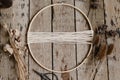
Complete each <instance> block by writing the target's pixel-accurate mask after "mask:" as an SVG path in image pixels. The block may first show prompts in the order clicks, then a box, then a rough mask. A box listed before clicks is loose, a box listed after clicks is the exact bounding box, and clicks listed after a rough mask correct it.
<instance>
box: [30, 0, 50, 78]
mask: <svg viewBox="0 0 120 80" xmlns="http://www.w3.org/2000/svg"><path fill="white" fill-rule="evenodd" d="M50 4H51V1H50V0H49V1H48V0H44V1H43V0H36V1H35V0H30V6H29V7H30V18H32V17H33V16H34V15H35V13H36V12H37V11H39V10H40V9H41V8H43V7H45V6H47V5H50ZM30 31H32V32H35V31H39V32H44V31H46V32H47V31H48V32H51V9H50V8H49V9H47V10H45V11H43V12H42V13H41V14H40V15H38V17H37V18H36V19H35V21H34V22H33V24H32V27H31V29H30ZM30 45H31V47H30V48H31V50H32V52H33V54H34V56H35V57H36V59H37V60H38V61H39V62H40V63H41V64H42V65H44V66H46V67H47V68H49V69H52V51H51V50H52V49H51V43H48V44H39V43H38V44H30ZM33 69H35V70H37V71H39V72H41V73H45V72H46V70H44V69H43V68H41V67H40V66H38V65H37V64H36V63H35V62H34V61H33V59H32V58H31V56H29V73H30V74H29V80H41V78H40V76H38V75H37V74H36V73H34V72H33Z"/></svg>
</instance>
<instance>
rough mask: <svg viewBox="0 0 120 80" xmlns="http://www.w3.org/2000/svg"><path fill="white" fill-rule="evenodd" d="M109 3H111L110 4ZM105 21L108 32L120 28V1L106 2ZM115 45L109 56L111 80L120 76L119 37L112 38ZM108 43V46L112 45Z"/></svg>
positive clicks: (111, 0) (109, 0)
mask: <svg viewBox="0 0 120 80" xmlns="http://www.w3.org/2000/svg"><path fill="white" fill-rule="evenodd" d="M108 2H109V3H108ZM104 4H105V14H106V16H105V20H106V24H107V25H108V30H111V29H112V30H115V29H116V28H120V23H119V22H120V0H114V1H113V0H105V1H104ZM110 42H113V43H114V46H115V47H114V50H113V52H112V54H111V55H109V56H108V69H109V75H108V77H109V80H119V79H120V76H119V75H117V74H119V73H120V68H119V64H120V58H119V57H120V54H119V53H120V49H119V48H120V44H119V43H120V39H119V38H118V37H116V38H111V41H110ZM110 42H108V44H110Z"/></svg>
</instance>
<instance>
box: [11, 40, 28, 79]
mask: <svg viewBox="0 0 120 80" xmlns="http://www.w3.org/2000/svg"><path fill="white" fill-rule="evenodd" d="M10 44H11V47H12V48H13V51H14V54H13V55H14V58H15V60H16V62H17V67H18V75H19V80H26V76H27V75H26V73H27V70H26V66H25V63H24V62H23V60H22V58H21V56H20V54H19V52H18V50H17V48H16V47H15V44H14V42H13V41H12V39H11V38H10Z"/></svg>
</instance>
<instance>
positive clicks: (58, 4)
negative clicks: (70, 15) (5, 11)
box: [27, 3, 94, 73]
mask: <svg viewBox="0 0 120 80" xmlns="http://www.w3.org/2000/svg"><path fill="white" fill-rule="evenodd" d="M53 6H68V7H71V8H74V9H76V10H77V11H78V12H80V13H81V14H82V15H83V17H84V18H85V19H86V20H87V22H88V25H89V28H90V30H91V31H92V36H94V31H93V28H92V25H91V23H90V20H89V19H88V17H87V16H86V15H85V13H84V12H83V11H81V10H80V9H79V8H77V7H75V6H73V5H71V4H66V3H57V4H52V5H49V6H46V7H44V8H43V9H41V10H39V11H38V12H37V13H36V14H35V15H34V16H33V18H32V20H31V22H30V24H29V27H28V31H27V43H28V42H29V41H28V34H29V31H30V28H31V26H32V23H33V21H34V20H35V18H36V17H37V16H38V15H39V14H40V13H41V12H42V11H44V10H45V9H48V8H50V7H53ZM92 48H93V43H91V44H90V49H89V51H88V53H87V54H86V55H85V57H84V58H83V60H82V61H81V62H80V63H79V65H77V66H76V67H74V68H72V69H69V70H66V71H57V70H52V69H49V68H47V67H45V66H44V65H42V64H41V63H40V62H39V61H38V60H37V59H36V58H35V56H34V55H33V53H32V50H31V49H30V44H28V50H29V51H30V55H31V56H32V58H33V60H34V61H35V62H36V63H37V64H38V65H39V66H40V67H42V68H43V69H45V70H47V71H50V72H55V73H67V72H71V71H73V70H76V69H77V68H79V67H80V66H81V65H82V64H83V63H84V61H85V60H86V59H87V57H88V56H89V55H90V53H91V51H92Z"/></svg>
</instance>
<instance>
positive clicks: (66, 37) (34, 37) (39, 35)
mask: <svg viewBox="0 0 120 80" xmlns="http://www.w3.org/2000/svg"><path fill="white" fill-rule="evenodd" d="M92 39H93V31H92V30H87V31H80V32H29V33H28V44H30V43H78V44H90V43H91V41H92Z"/></svg>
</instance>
